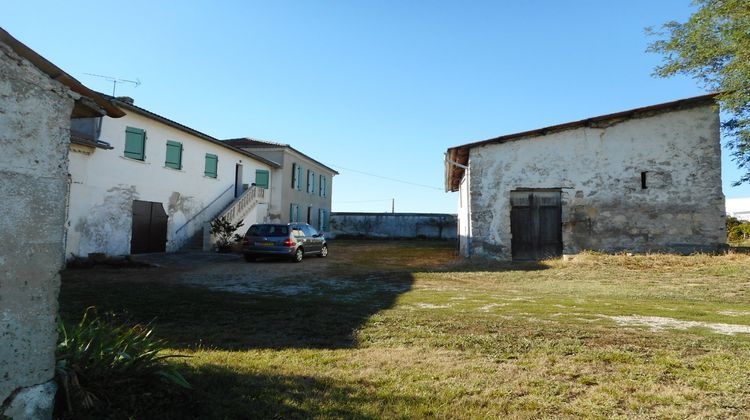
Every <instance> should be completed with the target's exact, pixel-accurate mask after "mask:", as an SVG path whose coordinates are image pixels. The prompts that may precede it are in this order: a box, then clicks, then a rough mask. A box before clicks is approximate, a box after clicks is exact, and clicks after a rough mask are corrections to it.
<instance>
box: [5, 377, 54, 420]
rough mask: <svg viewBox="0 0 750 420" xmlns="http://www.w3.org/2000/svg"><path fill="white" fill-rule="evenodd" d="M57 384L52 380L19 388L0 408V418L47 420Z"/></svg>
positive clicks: (50, 412) (50, 414)
mask: <svg viewBox="0 0 750 420" xmlns="http://www.w3.org/2000/svg"><path fill="white" fill-rule="evenodd" d="M56 392H57V384H56V383H55V381H54V380H52V381H48V382H45V383H43V384H39V385H32V386H29V387H26V388H20V389H18V390H16V392H13V393H12V394H11V395H10V396H9V397H8V398H7V399H6V401H5V402H4V403H3V405H2V406H0V418H6V417H7V418H10V419H13V420H27V419H49V418H52V414H53V411H54V408H55V393H56Z"/></svg>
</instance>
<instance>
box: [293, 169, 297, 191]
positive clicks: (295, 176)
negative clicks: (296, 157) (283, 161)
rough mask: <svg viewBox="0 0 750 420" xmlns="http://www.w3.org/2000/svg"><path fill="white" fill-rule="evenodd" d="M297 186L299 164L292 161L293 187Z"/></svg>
mask: <svg viewBox="0 0 750 420" xmlns="http://www.w3.org/2000/svg"><path fill="white" fill-rule="evenodd" d="M296 186H297V164H296V163H292V189H294V188H295V187H296Z"/></svg>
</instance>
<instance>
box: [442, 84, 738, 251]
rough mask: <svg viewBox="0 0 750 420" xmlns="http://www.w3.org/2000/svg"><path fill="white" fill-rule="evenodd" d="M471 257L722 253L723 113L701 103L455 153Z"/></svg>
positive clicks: (455, 184)
mask: <svg viewBox="0 0 750 420" xmlns="http://www.w3.org/2000/svg"><path fill="white" fill-rule="evenodd" d="M445 165H446V166H445V181H446V190H447V191H458V193H459V211H458V213H459V241H460V249H461V253H462V254H463V255H465V256H471V255H481V256H487V257H492V258H496V259H506V260H507V259H511V258H512V259H519V260H524V259H540V258H546V257H551V256H556V255H561V254H575V253H578V252H580V251H582V250H601V251H608V252H609V251H635V252H642V251H674V252H691V251H696V250H715V249H717V248H719V247H722V246H724V244H725V242H726V228H725V224H724V217H725V216H724V195H723V193H722V189H721V149H720V144H719V109H718V106H717V105H716V103H715V101H714V96H713V95H705V96H699V97H695V98H689V99H684V100H680V101H675V102H669V103H664V104H659V105H654V106H649V107H645V108H638V109H634V110H630V111H625V112H619V113H616V114H609V115H603V116H600V117H594V118H589V119H586V120H582V121H576V122H571V123H567V124H560V125H556V126H551V127H546V128H542V129H537V130H532V131H527V132H522V133H517V134H510V135H505V136H501V137H497V138H493V139H489V140H485V141H479V142H475V143H469V144H465V145H462V146H457V147H452V148H450V149H448V151H447V154H446V162H445Z"/></svg>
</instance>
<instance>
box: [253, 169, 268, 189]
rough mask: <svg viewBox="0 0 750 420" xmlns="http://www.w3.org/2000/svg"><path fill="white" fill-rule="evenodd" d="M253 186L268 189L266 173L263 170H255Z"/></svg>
mask: <svg viewBox="0 0 750 420" xmlns="http://www.w3.org/2000/svg"><path fill="white" fill-rule="evenodd" d="M255 186H256V187H258V188H264V189H268V171H266V170H263V169H256V170H255Z"/></svg>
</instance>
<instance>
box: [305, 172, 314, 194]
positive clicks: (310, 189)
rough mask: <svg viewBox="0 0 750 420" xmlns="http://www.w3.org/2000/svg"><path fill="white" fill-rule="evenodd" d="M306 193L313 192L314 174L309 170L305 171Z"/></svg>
mask: <svg viewBox="0 0 750 420" xmlns="http://www.w3.org/2000/svg"><path fill="white" fill-rule="evenodd" d="M307 192H308V193H314V192H315V172H313V171H311V170H309V169H308V170H307Z"/></svg>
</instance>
